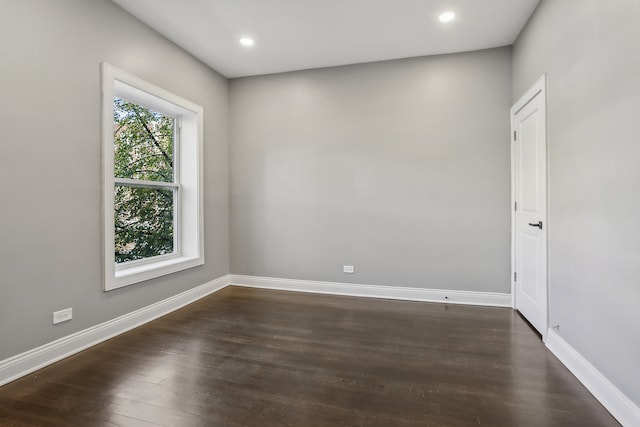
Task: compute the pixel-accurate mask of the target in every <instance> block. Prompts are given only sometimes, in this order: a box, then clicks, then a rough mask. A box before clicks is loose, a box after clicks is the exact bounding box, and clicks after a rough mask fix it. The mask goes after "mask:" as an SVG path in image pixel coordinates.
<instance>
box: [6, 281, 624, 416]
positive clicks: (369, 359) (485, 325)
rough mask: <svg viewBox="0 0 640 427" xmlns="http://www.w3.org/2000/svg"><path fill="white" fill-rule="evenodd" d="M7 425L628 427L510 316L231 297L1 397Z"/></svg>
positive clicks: (369, 302) (209, 301)
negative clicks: (616, 418) (621, 424)
mask: <svg viewBox="0 0 640 427" xmlns="http://www.w3.org/2000/svg"><path fill="white" fill-rule="evenodd" d="M0 425H2V426H7V425H9V426H83V427H87V426H149V425H163V426H172V427H173V426H260V427H263V426H385V427H390V426H472V425H484V426H581V427H585V426H616V425H618V424H617V423H616V421H615V420H614V419H613V418H612V417H611V415H609V413H608V412H607V411H606V410H605V409H604V408H603V407H602V406H601V405H600V404H599V403H598V402H597V401H596V400H595V399H594V398H593V397H592V396H591V395H590V394H589V392H588V391H587V390H586V389H585V388H584V387H583V386H582V385H581V384H580V383H579V382H578V381H577V380H576V379H575V378H574V377H573V376H572V375H571V374H570V373H569V371H567V369H566V368H564V366H563V365H562V364H561V363H560V362H559V361H558V360H557V359H556V358H555V357H554V356H553V355H552V354H551V353H549V352H548V351H547V350H546V349H545V347H544V345H543V343H542V342H541V341H540V339H539V338H538V337H537V336H536V334H535V333H534V332H533V331H532V330H531V329H530V328H529V326H528V325H527V324H526V323H525V322H524V321H523V320H522V319H521V318H520V317H519V316H518V315H517V314H516V313H515V312H514V311H513V310H511V309H505V308H488V307H472V306H461V305H445V304H429V303H418V302H406V301H391V300H379V299H364V298H352V297H340V296H328V295H314V294H303V293H295V292H282V291H269V290H258V289H250V288H239V287H229V288H226V289H224V290H222V291H220V292H218V293H216V294H214V295H211V296H209V297H207V298H205V299H202V300H200V301H198V302H196V303H194V304H192V305H190V306H188V307H186V308H184V309H182V310H179V311H176V312H174V313H172V314H170V315H168V316H165V317H163V318H161V319H158V320H156V321H154V322H151V323H149V324H147V325H145V326H142V327H140V328H138V329H135V330H133V331H131V332H128V333H126V334H124V335H121V336H119V337H117V338H114V339H111V340H109V341H107V342H105V343H102V344H100V345H98V346H95V347H93V348H91V349H89V350H86V351H84V352H82V353H79V354H77V355H75V356H72V357H70V358H68V359H65V360H63V361H61V362H58V363H56V364H54V365H52V366H49V367H47V368H45V369H42V370H40V371H38V372H36V373H34V374H31V375H29V376H27V377H25V378H22V379H20V380H17V381H15V382H13V383H11V384H8V385H6V386H4V387H1V388H0Z"/></svg>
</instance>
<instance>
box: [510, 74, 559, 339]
mask: <svg viewBox="0 0 640 427" xmlns="http://www.w3.org/2000/svg"><path fill="white" fill-rule="evenodd" d="M537 95H540V96H542V114H543V115H544V120H545V126H544V131H545V144H546V147H545V151H546V158H545V163H546V165H545V171H546V183H547V185H546V187H547V188H546V189H545V191H546V201H547V203H546V206H547V212H546V218H547V221H546V222H547V224H546V227H545V229H544V232H545V233H546V248H545V250H546V257H547V275H546V278H545V280H546V284H545V285H546V287H547V301H546V311H547V313H546V315H545V316H544V317H545V325H544V328H543V330H542V331H541V333H542V341H543V342H546V341H547V331H548V329H549V304H550V299H551V289H550V287H549V277H550V275H549V271H550V264H549V235H550V233H549V230H550V221H549V131H548V120H547V75H546V74H543V75H542V76H541V77H540V78H539V79H538V80H537V81H536V82H535V83H534V84H533V86H531V87H530V88H529V89H528V90H527V91H526V92H525V93H524V95H522V96H521V97H520V98H519V99H518V100H517V101H516V102H515V103H514V104H513V106H512V107H511V111H510V119H511V306H512V308H513V309H514V310H515V309H516V280H515V272H516V210H515V203H516V152H515V150H516V139H515V131H516V121H515V117H516V114H517V113H518V112H519V111H520V110H522V108H524V107H525V106H526V105H527V104H528V103H529V102H530V101H531V100H532V99H533V98H535V97H536V96H537Z"/></svg>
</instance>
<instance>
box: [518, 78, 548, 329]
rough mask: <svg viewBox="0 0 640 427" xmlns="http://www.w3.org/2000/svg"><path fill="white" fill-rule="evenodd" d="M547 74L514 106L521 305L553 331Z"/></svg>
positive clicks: (530, 317) (536, 321) (532, 318)
mask: <svg viewBox="0 0 640 427" xmlns="http://www.w3.org/2000/svg"><path fill="white" fill-rule="evenodd" d="M545 98H546V88H545V76H543V77H542V78H541V79H540V80H538V82H537V83H536V84H535V85H534V86H533V87H532V88H531V89H530V90H529V91H528V92H527V93H526V94H525V95H524V96H523V97H522V98H520V100H518V102H516V103H515V105H514V106H513V107H512V108H511V126H512V131H513V133H512V159H513V160H512V173H513V199H514V200H513V201H514V204H513V210H514V212H513V213H514V214H513V234H514V235H513V252H514V253H513V278H512V279H513V290H514V292H513V295H514V298H515V308H516V309H517V310H518V311H520V313H522V315H523V316H524V317H525V318H527V320H528V321H529V322H530V323H531V324H532V325H533V326H534V327H535V328H536V329H537V330H538V332H540V333H541V334H542V337H543V339H546V335H547V304H548V301H547V138H546V134H547V131H546V109H545V104H546V100H545Z"/></svg>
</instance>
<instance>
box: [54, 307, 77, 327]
mask: <svg viewBox="0 0 640 427" xmlns="http://www.w3.org/2000/svg"><path fill="white" fill-rule="evenodd" d="M72 317H73V309H71V308H65V309H64V310H60V311H54V312H53V324H54V325H55V324H56V323H61V322H66V321H67V320H71V318H72Z"/></svg>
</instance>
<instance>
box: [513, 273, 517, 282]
mask: <svg viewBox="0 0 640 427" xmlns="http://www.w3.org/2000/svg"><path fill="white" fill-rule="evenodd" d="M513 281H514V282H517V281H518V273H516V272H515V271H514V272H513Z"/></svg>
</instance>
